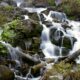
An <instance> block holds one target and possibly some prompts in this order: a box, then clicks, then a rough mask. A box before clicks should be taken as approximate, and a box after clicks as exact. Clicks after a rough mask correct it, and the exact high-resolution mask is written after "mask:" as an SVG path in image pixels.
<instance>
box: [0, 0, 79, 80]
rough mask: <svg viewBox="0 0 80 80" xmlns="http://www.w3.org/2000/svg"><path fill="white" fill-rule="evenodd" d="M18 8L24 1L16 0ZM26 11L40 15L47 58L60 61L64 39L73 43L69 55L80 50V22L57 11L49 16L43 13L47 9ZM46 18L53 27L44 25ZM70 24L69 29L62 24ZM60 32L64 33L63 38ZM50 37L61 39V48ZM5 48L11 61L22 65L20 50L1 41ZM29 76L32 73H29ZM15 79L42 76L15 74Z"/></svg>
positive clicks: (32, 8) (29, 8)
mask: <svg viewBox="0 0 80 80" xmlns="http://www.w3.org/2000/svg"><path fill="white" fill-rule="evenodd" d="M15 1H16V4H17V6H18V7H19V6H20V4H21V3H22V2H23V1H22V0H15ZM24 9H25V10H27V11H28V12H29V13H34V12H36V13H37V14H38V17H39V19H40V24H41V26H42V27H43V30H42V33H41V44H40V49H41V50H42V52H43V54H44V55H45V58H54V59H55V60H57V59H58V57H61V56H63V55H62V51H63V48H64V45H63V43H64V38H65V37H67V38H69V40H70V42H71V46H72V49H70V51H69V54H68V55H70V54H73V53H74V52H76V51H77V50H79V49H80V39H79V38H80V22H77V21H72V20H68V19H67V17H66V14H65V13H61V12H56V11H50V12H49V14H48V15H46V14H44V13H41V12H42V11H45V10H47V8H34V7H25V8H24ZM41 14H42V15H43V17H44V18H45V20H44V21H48V22H51V23H52V25H51V26H50V27H47V26H46V24H45V23H42V21H41V16H40V15H41ZM24 16H25V20H26V19H29V16H28V15H24ZM55 19H57V20H58V21H59V22H55ZM65 22H68V23H67V25H68V26H69V27H68V28H65V26H64V27H63V26H62V24H63V23H65ZM51 29H56V32H55V34H50V31H51ZM60 32H62V33H63V35H62V36H61V34H60ZM50 35H54V38H55V40H56V41H58V40H59V39H60V38H62V40H61V46H57V45H55V44H53V43H52V42H51V39H50ZM72 37H74V38H75V39H76V42H74V43H73V38H72ZM0 42H1V43H2V44H3V45H4V46H6V47H7V49H8V51H9V54H10V55H11V59H12V60H14V61H16V63H17V64H18V65H20V64H21V59H20V56H21V55H20V53H19V48H18V47H16V48H14V47H12V46H11V45H10V44H9V43H5V42H4V41H0ZM57 51H59V52H58V54H59V55H57ZM76 61H77V63H80V59H78V60H76ZM29 75H31V73H30V72H29ZM15 77H16V78H18V80H39V79H40V76H39V77H38V78H33V77H32V78H28V74H27V76H26V77H22V76H18V75H16V74H15Z"/></svg>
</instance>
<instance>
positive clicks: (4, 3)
mask: <svg viewBox="0 0 80 80" xmlns="http://www.w3.org/2000/svg"><path fill="white" fill-rule="evenodd" d="M0 6H5V7H6V6H9V5H8V3H6V2H1V3H0Z"/></svg>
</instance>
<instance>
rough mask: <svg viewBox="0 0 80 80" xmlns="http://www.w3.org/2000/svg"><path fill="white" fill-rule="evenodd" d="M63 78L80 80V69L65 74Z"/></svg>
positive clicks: (64, 79) (65, 79)
mask: <svg viewBox="0 0 80 80" xmlns="http://www.w3.org/2000/svg"><path fill="white" fill-rule="evenodd" d="M63 80H80V71H75V72H69V73H67V74H64V77H63Z"/></svg>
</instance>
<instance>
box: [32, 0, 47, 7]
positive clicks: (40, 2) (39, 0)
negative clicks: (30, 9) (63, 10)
mask: <svg viewBox="0 0 80 80" xmlns="http://www.w3.org/2000/svg"><path fill="white" fill-rule="evenodd" d="M33 4H34V6H35V7H47V6H48V2H47V0H34V2H33Z"/></svg>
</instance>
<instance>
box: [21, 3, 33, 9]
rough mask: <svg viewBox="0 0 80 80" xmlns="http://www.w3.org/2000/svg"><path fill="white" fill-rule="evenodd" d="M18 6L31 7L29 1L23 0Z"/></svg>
mask: <svg viewBox="0 0 80 80" xmlns="http://www.w3.org/2000/svg"><path fill="white" fill-rule="evenodd" d="M20 7H21V8H25V7H32V3H29V2H23V3H21V5H20Z"/></svg>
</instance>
